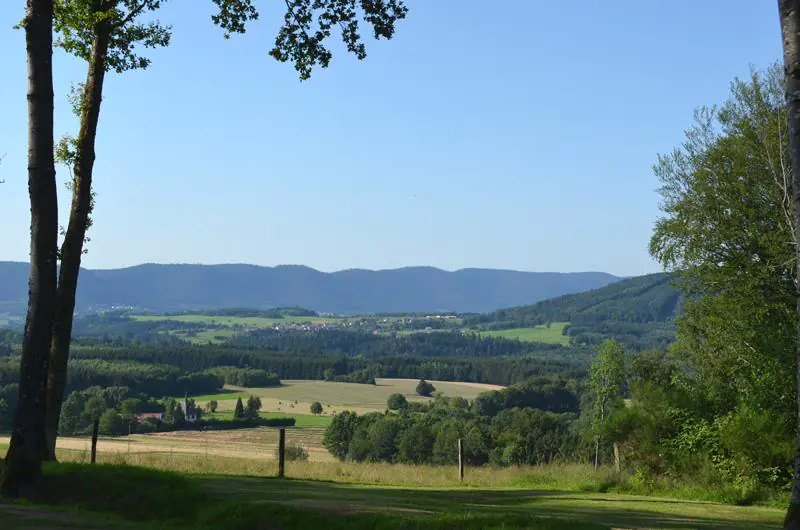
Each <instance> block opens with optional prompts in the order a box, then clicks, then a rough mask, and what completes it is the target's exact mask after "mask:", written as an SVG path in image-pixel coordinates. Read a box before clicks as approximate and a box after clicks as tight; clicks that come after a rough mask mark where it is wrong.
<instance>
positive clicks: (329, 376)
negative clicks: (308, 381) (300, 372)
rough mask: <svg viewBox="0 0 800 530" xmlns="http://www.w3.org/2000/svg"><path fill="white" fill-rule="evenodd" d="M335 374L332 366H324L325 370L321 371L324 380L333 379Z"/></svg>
mask: <svg viewBox="0 0 800 530" xmlns="http://www.w3.org/2000/svg"><path fill="white" fill-rule="evenodd" d="M335 375H336V374H335V373H334V371H333V368H326V369H325V371H324V372H322V377H324V378H325V381H333V378H334V376H335Z"/></svg>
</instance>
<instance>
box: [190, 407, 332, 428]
mask: <svg viewBox="0 0 800 530" xmlns="http://www.w3.org/2000/svg"><path fill="white" fill-rule="evenodd" d="M258 415H259V417H261V418H265V419H272V418H294V421H295V424H294V426H295V427H327V426H328V425H330V424H331V421H332V420H333V418H332V417H331V416H325V415H319V416H314V415H312V414H294V413H288V412H286V413H284V412H259V413H258ZM203 418H204V419H214V420H225V421H231V420H233V410H225V411H217V412H214V413H205V414H204V416H203Z"/></svg>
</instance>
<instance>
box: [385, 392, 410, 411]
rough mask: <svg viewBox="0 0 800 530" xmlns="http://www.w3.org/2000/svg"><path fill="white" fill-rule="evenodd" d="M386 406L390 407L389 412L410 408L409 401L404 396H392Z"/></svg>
mask: <svg viewBox="0 0 800 530" xmlns="http://www.w3.org/2000/svg"><path fill="white" fill-rule="evenodd" d="M386 406H387V407H389V410H403V409H404V408H406V407H408V400H406V397H405V396H404V395H403V394H392V395H391V396H389V399H387V400H386Z"/></svg>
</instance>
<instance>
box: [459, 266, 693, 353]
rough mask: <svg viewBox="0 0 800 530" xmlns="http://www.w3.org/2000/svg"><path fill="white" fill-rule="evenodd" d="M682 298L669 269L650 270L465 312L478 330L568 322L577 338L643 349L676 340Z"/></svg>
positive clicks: (574, 339) (568, 329)
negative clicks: (496, 307)
mask: <svg viewBox="0 0 800 530" xmlns="http://www.w3.org/2000/svg"><path fill="white" fill-rule="evenodd" d="M681 300H682V298H681V294H680V292H679V291H678V290H677V289H676V288H675V287H674V286H673V284H672V277H671V276H670V275H669V274H650V275H646V276H639V277H636V278H630V279H627V280H622V281H619V282H616V283H613V284H610V285H606V286H604V287H601V288H599V289H594V290H591V291H586V292H582V293H577V294H570V295H565V296H560V297H557V298H553V299H550V300H545V301H542V302H538V303H535V304H532V305H525V306H521V307H514V308H510V309H501V310H498V311H494V312H491V313H487V314H484V315H474V316H471V317H468V318H466V319H465V324H467V325H468V326H471V327H473V329H478V330H502V329H511V328H526V327H533V326H536V325H542V324H547V323H550V322H569V325H568V326H567V327H566V328H565V330H564V332H565V333H566V334H568V335H569V336H570V337H571V339H572V343H573V344H595V343H597V342H599V341H601V340H602V339H604V338H608V337H613V338H616V339H618V340H621V341H623V342H625V343H626V344H627V345H628V346H629V347H632V348H635V349H643V348H650V347H653V346H663V345H665V344H667V343H669V342H671V341H672V340H673V338H674V334H675V331H674V319H675V317H676V316H678V315H679V314H680V308H681Z"/></svg>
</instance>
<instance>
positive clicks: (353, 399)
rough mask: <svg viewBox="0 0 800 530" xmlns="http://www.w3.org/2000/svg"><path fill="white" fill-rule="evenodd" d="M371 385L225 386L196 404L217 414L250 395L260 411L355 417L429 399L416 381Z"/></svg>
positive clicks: (478, 387) (463, 391)
mask: <svg viewBox="0 0 800 530" xmlns="http://www.w3.org/2000/svg"><path fill="white" fill-rule="evenodd" d="M375 382H376V384H375V385H364V384H358V383H333V382H328V381H313V380H286V381H283V382H282V384H281V386H278V387H266V388H243V387H237V386H230V385H226V386H225V392H223V393H220V394H212V395H204V396H196V397H195V398H194V400H195V402H197V404H198V405H200V406H201V407H202V406H205V404H206V403H207V402H208V401H210V400H216V401H217V403H218V406H219V408H218V410H219V411H220V412H225V411H232V410H233V408H234V406H235V405H236V400H237V399H238V398H242V400H245V399H247V397H248V396H250V395H254V396H258V397H259V398H261V406H262V408H261V410H262V411H264V412H280V413H283V414H289V415H294V414H308V412H309V409H310V408H311V404H312V403H314V402H315V401H319V402H320V403H321V404H322V406H323V415H332V414H333V413H336V412H341V411H343V410H352V411H355V412H357V413H358V414H364V413H367V412H375V411H378V412H381V411H384V410H386V400H387V399H389V396H391V395H392V394H396V393H399V394H403V395H404V396H406V399H408V400H409V401H418V402H426V401H430V400H432V399H433V398H428V397H423V396H420V395H418V394H417V393H416V387H417V383H419V380H417V379H376V381H375ZM431 383H433V385H434V386H435V387H436V392H437V393H440V394H443V395H445V396H448V397H463V398H466V399H474V398H475V397H476V396H477V395H478V394H480V393H481V392H487V391H489V390H497V389H500V388H502V387H500V386H497V385H485V384H479V383H455V382H449V381H431Z"/></svg>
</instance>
